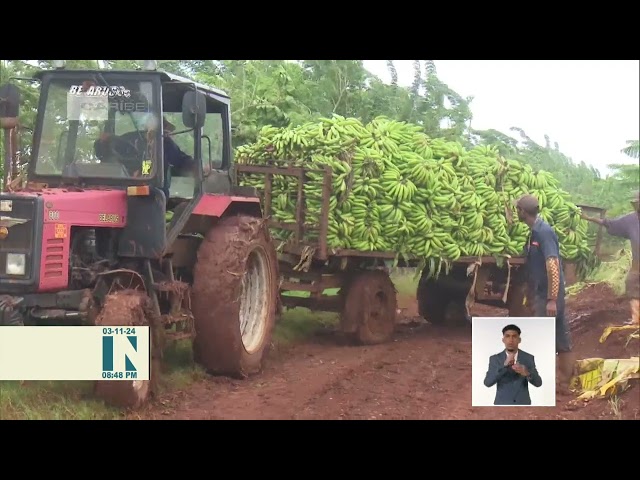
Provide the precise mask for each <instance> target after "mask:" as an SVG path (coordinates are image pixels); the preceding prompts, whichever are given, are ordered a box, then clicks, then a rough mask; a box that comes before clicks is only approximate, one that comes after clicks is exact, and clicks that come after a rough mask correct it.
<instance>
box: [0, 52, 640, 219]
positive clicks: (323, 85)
mask: <svg viewBox="0 0 640 480" xmlns="http://www.w3.org/2000/svg"><path fill="white" fill-rule="evenodd" d="M34 63H36V62H34V61H27V60H10V61H9V60H5V61H2V63H1V67H2V68H0V82H2V83H4V82H6V81H7V80H8V79H9V78H11V77H23V78H24V77H27V78H28V77H30V76H31V75H32V74H33V73H34V71H35V70H36V68H38V67H42V68H51V66H52V62H51V61H50V60H40V61H37V66H35V65H34ZM97 66H100V67H103V68H113V69H132V68H139V67H141V66H142V60H67V67H68V68H96V67H97ZM159 67H160V68H162V69H164V70H166V71H170V72H172V73H176V74H179V75H183V76H186V77H189V78H193V79H195V80H198V81H200V82H202V83H207V84H210V85H213V86H216V87H218V88H222V89H223V90H225V91H227V93H229V94H230V96H231V98H232V103H231V105H232V128H233V138H234V147H238V146H240V145H245V144H248V143H253V142H255V141H256V138H257V136H258V132H259V131H260V129H261V128H262V127H264V126H266V125H274V126H277V127H288V126H297V125H301V124H304V123H305V122H308V121H315V120H317V119H318V118H321V117H330V116H331V115H332V114H334V113H335V114H339V115H343V116H347V117H355V118H358V119H360V120H361V121H362V122H364V123H368V122H371V121H372V120H373V119H374V118H375V117H378V116H386V117H388V118H391V119H394V120H398V121H406V122H411V123H414V124H416V125H420V126H421V127H422V128H423V129H424V132H425V133H426V134H427V135H429V136H430V137H431V138H437V137H440V138H447V139H451V140H455V141H463V142H464V144H465V146H466V147H467V148H472V147H473V146H475V145H477V144H484V145H492V146H496V147H497V148H498V149H499V151H500V153H501V154H502V155H504V156H508V157H509V158H514V159H517V160H520V161H522V162H524V163H527V164H529V165H531V166H532V167H533V168H534V169H544V170H547V171H549V172H551V173H553V175H554V176H555V177H556V178H558V180H560V182H561V183H562V185H563V188H564V189H565V190H567V191H568V192H569V193H570V194H571V199H572V201H574V202H575V203H578V204H585V203H588V204H591V205H594V206H601V207H604V208H606V209H607V210H608V213H609V214H610V215H617V214H621V213H625V212H626V211H628V210H629V201H628V197H629V195H630V193H631V191H632V190H633V188H637V185H638V177H639V169H638V166H637V165H614V166H611V168H613V169H614V172H615V173H614V174H613V175H611V176H609V177H607V178H601V176H600V174H599V173H598V172H597V170H595V169H594V168H593V167H590V166H588V165H586V164H585V163H584V162H577V163H576V162H573V161H572V160H571V159H569V158H568V157H567V156H566V155H564V154H563V153H562V152H561V151H560V150H559V148H558V146H557V145H551V142H550V141H549V139H547V142H546V145H544V146H543V145H538V144H536V143H535V142H534V141H532V140H531V139H530V138H529V137H527V135H526V134H525V132H523V131H522V130H521V129H518V128H515V127H514V128H513V129H512V130H513V132H515V133H516V136H518V135H519V137H520V138H514V137H512V136H511V134H512V133H513V132H507V133H505V132H498V131H496V130H487V131H476V130H470V129H469V123H470V120H471V118H472V114H471V102H472V100H473V99H472V98H463V97H462V96H461V95H459V94H458V93H457V92H455V90H453V89H452V88H450V87H449V86H448V85H446V84H445V83H444V82H442V81H441V80H440V79H439V77H438V75H437V70H436V62H434V61H433V60H416V61H414V81H413V84H412V85H411V86H410V87H407V88H405V87H400V86H398V84H397V72H396V70H395V66H394V65H393V61H392V60H388V61H387V68H388V69H389V72H390V74H391V80H392V82H391V84H385V83H384V82H382V81H381V80H380V79H379V78H377V77H376V76H374V75H372V74H371V73H370V72H368V71H367V70H366V69H365V68H364V66H363V62H362V61H361V60H301V61H284V60H269V61H263V60H160V61H159ZM15 83H16V85H18V86H19V87H20V89H21V93H22V108H21V122H22V125H23V126H24V127H33V124H34V119H35V111H36V105H37V99H38V92H37V86H38V85H37V83H34V82H29V81H25V80H15ZM30 140H31V139H30V132H29V131H28V130H25V129H22V130H21V156H22V158H24V159H25V160H26V159H28V156H29V153H30V147H29V145H30ZM518 140H520V141H518ZM2 142H3V140H2V139H0V146H2V147H3V145H2ZM621 148H622V150H623V151H624V152H625V153H627V154H628V155H629V156H630V157H632V158H637V156H638V141H637V140H634V141H629V142H627V145H626V146H624V147H623V146H621ZM3 151H4V150H3ZM0 169H1V167H0Z"/></svg>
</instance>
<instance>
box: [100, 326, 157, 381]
mask: <svg viewBox="0 0 640 480" xmlns="http://www.w3.org/2000/svg"><path fill="white" fill-rule="evenodd" d="M141 335H146V339H147V342H146V345H147V346H148V344H149V342H148V335H149V327H103V328H102V379H103V380H149V374H148V372H149V363H150V358H149V351H150V350H149V348H143V349H141V348H140V347H141V342H140V341H139V340H140V336H141ZM140 369H142V370H143V372H141V371H140Z"/></svg>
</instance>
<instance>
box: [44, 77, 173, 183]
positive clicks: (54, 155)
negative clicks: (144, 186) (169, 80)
mask: <svg viewBox="0 0 640 480" xmlns="http://www.w3.org/2000/svg"><path fill="white" fill-rule="evenodd" d="M105 81H106V82H107V83H108V85H105ZM42 95H43V96H44V97H45V98H44V110H43V112H42V113H41V117H40V121H41V128H40V138H39V141H37V143H38V151H37V157H36V164H35V173H36V174H37V175H47V176H65V177H82V178H131V177H135V178H144V177H151V176H153V175H154V174H155V169H156V164H157V161H156V157H157V152H158V145H157V143H158V141H160V139H161V137H160V134H161V133H160V128H159V127H160V121H161V119H160V116H159V109H158V101H157V100H156V98H155V92H154V86H153V84H152V83H151V82H149V81H136V80H135V79H131V78H127V79H123V78H122V77H112V76H110V75H109V74H104V75H103V77H101V78H94V76H92V75H90V76H89V78H86V77H73V78H71V77H65V78H52V79H51V80H50V81H49V82H47V83H45V85H44V89H43V91H42Z"/></svg>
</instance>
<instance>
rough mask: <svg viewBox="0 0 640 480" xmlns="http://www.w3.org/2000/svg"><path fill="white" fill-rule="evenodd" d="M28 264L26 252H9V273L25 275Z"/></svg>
mask: <svg viewBox="0 0 640 480" xmlns="http://www.w3.org/2000/svg"><path fill="white" fill-rule="evenodd" d="M26 265H27V262H26V256H25V254H24V253H8V254H7V275H24V272H25V268H26Z"/></svg>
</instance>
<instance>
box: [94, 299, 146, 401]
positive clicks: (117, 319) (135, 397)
mask: <svg viewBox="0 0 640 480" xmlns="http://www.w3.org/2000/svg"><path fill="white" fill-rule="evenodd" d="M150 311H151V305H150V299H149V297H148V296H147V295H146V294H145V293H143V292H141V291H138V290H120V291H117V292H115V293H112V294H110V295H107V296H106V297H105V300H104V306H103V307H102V309H101V310H100V313H99V314H98V316H97V318H96V325H110V326H136V325H144V326H147V325H149V312H150ZM151 338H153V336H151ZM149 368H150V369H151V365H149ZM150 373H151V375H154V374H155V373H156V372H154V371H153V369H151V371H150ZM94 395H95V396H96V397H98V398H100V399H102V400H103V401H104V402H105V403H106V404H108V405H111V406H114V407H120V408H130V409H135V408H138V407H140V406H142V405H143V404H145V403H146V402H147V400H148V399H149V397H150V396H151V381H150V380H100V381H97V382H95V386H94Z"/></svg>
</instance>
